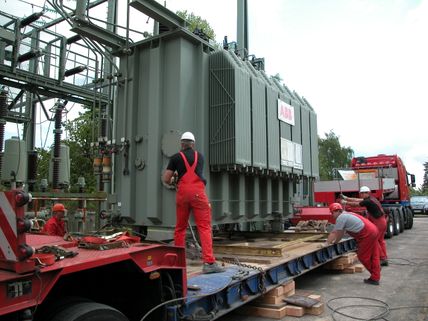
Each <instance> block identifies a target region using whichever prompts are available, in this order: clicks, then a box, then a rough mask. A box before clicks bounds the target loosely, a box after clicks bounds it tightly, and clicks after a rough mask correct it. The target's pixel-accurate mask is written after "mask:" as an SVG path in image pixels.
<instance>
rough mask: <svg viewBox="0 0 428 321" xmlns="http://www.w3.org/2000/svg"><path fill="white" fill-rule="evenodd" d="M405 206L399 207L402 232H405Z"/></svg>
mask: <svg viewBox="0 0 428 321" xmlns="http://www.w3.org/2000/svg"><path fill="white" fill-rule="evenodd" d="M405 210H406V209H405V208H404V207H400V208H399V209H398V213H399V217H400V233H403V232H404V215H405V214H406V213H405Z"/></svg>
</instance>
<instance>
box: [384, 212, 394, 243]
mask: <svg viewBox="0 0 428 321" xmlns="http://www.w3.org/2000/svg"><path fill="white" fill-rule="evenodd" d="M393 235H394V219H393V215H392V212H391V211H389V213H388V222H387V226H386V233H385V238H387V239H390V238H391V237H392V236H393Z"/></svg>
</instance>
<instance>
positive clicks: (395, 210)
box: [392, 208, 400, 235]
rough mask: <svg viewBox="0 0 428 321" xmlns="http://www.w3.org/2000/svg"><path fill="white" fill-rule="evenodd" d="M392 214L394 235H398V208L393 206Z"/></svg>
mask: <svg viewBox="0 0 428 321" xmlns="http://www.w3.org/2000/svg"><path fill="white" fill-rule="evenodd" d="M392 215H393V217H394V235H398V234H399V233H400V214H399V213H398V209H396V208H394V209H393V210H392Z"/></svg>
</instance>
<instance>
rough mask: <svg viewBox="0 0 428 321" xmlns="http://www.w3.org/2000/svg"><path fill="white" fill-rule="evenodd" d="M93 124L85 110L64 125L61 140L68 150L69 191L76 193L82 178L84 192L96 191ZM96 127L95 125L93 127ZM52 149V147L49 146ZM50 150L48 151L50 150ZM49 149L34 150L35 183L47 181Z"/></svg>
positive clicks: (89, 114)
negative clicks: (65, 135) (78, 180)
mask: <svg viewBox="0 0 428 321" xmlns="http://www.w3.org/2000/svg"><path fill="white" fill-rule="evenodd" d="M94 123H95V124H97V121H95V122H94V120H93V118H92V111H91V110H89V109H87V110H85V111H84V112H82V113H79V116H78V117H77V118H75V119H73V120H68V121H66V122H65V124H64V128H65V130H66V131H67V138H65V139H63V140H62V143H64V144H66V145H67V146H68V147H69V148H70V164H71V168H70V191H71V192H77V186H76V183H77V179H78V177H80V176H82V177H84V178H85V182H86V191H87V192H93V191H96V178H95V175H94V173H93V166H92V148H91V142H92V132H93V130H94V132H95V133H96V130H97V129H96V127H95V129H93V127H94V126H93V124H94ZM95 126H96V125H95ZM51 148H52V146H51ZM51 148H50V149H51ZM50 149H44V148H36V151H37V153H38V161H37V181H38V182H40V180H41V179H42V178H47V179H49V165H50V161H51V160H50V159H51V155H50Z"/></svg>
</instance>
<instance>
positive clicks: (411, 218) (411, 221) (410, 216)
mask: <svg viewBox="0 0 428 321" xmlns="http://www.w3.org/2000/svg"><path fill="white" fill-rule="evenodd" d="M412 227H413V212H412V211H410V212H409V230H410V229H411V228H412Z"/></svg>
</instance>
